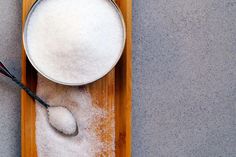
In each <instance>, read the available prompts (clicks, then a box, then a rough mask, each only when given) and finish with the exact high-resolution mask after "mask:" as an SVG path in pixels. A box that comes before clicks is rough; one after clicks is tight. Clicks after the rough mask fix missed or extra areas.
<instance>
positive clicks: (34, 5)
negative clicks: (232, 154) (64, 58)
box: [22, 0, 126, 86]
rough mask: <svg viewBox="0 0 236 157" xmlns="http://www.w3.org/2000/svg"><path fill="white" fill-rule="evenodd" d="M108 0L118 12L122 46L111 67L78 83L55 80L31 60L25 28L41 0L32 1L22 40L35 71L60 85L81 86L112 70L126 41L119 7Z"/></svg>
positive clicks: (25, 28)
mask: <svg viewBox="0 0 236 157" xmlns="http://www.w3.org/2000/svg"><path fill="white" fill-rule="evenodd" d="M107 1H109V2H110V3H111V4H112V6H113V7H114V9H115V10H116V12H117V13H118V15H119V18H120V21H121V24H122V29H123V42H122V46H121V50H120V52H119V55H118V57H117V59H116V60H115V62H114V63H113V64H112V65H111V67H110V68H109V69H108V70H107V71H105V73H102V74H101V75H99V76H98V77H96V79H92V80H89V81H84V82H79V81H78V83H69V82H63V81H59V80H56V79H54V78H51V77H50V76H48V75H46V74H45V73H44V72H43V70H41V69H39V68H38V67H37V65H36V64H35V63H34V61H33V60H32V58H31V57H30V52H29V50H28V46H27V28H28V24H29V19H30V17H31V15H32V13H33V12H34V10H35V8H36V7H37V6H38V5H39V3H40V2H41V0H37V1H35V2H34V3H33V5H32V6H31V8H30V10H29V12H28V14H27V16H26V20H25V23H24V27H23V31H22V41H23V48H24V50H25V53H26V56H27V58H28V60H29V61H30V63H31V65H32V66H33V67H34V68H35V69H36V70H37V72H39V73H40V74H41V75H42V76H44V77H45V78H47V79H49V80H51V81H53V82H56V83H58V84H62V85H68V86H82V85H87V84H90V83H92V82H95V81H97V80H99V79H101V78H103V77H104V76H105V75H106V74H108V73H109V72H110V71H112V69H113V68H114V67H115V65H116V64H117V63H118V61H119V60H120V58H121V56H122V54H123V51H124V48H125V43H126V25H125V20H124V17H123V14H122V12H121V10H120V8H119V7H118V5H117V4H116V3H115V2H114V1H113V0H107Z"/></svg>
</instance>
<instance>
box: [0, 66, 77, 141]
mask: <svg viewBox="0 0 236 157" xmlns="http://www.w3.org/2000/svg"><path fill="white" fill-rule="evenodd" d="M0 73H2V74H3V75H5V76H7V77H9V78H10V79H12V81H14V82H15V83H16V84H17V85H18V86H19V87H20V88H21V89H23V90H24V91H25V92H26V93H27V94H29V95H30V96H31V97H32V98H34V99H35V100H37V101H38V102H39V103H40V104H41V105H42V106H44V107H45V108H46V109H47V111H48V112H47V115H48V120H49V124H50V125H51V126H52V127H53V128H54V129H55V130H56V131H57V132H59V133H61V134H62V135H65V136H76V135H77V134H78V125H77V123H76V120H75V118H74V117H73V114H72V113H71V112H70V111H69V110H68V109H67V108H66V107H62V106H50V105H48V104H47V103H46V102H44V101H43V100H42V99H41V98H40V97H38V96H37V95H36V94H35V93H33V92H32V91H31V90H30V89H29V88H28V87H26V86H25V85H24V84H22V83H21V82H20V81H19V80H17V78H16V77H15V76H14V75H12V74H11V73H10V72H9V71H8V69H7V68H6V67H5V66H4V65H3V64H2V62H0ZM56 112H61V113H62V112H64V114H65V116H60V117H59V118H60V119H61V120H60V119H58V113H56ZM59 114H60V113H59ZM54 115H55V116H54ZM63 118H64V119H63ZM68 119H69V120H72V121H69V123H70V124H68ZM63 122H64V124H63ZM68 125H72V127H71V126H68ZM63 127H64V128H63ZM66 128H69V130H68V129H66Z"/></svg>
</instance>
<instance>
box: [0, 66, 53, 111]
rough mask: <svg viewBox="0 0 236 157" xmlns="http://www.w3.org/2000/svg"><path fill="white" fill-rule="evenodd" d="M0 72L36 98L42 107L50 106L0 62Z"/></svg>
mask: <svg viewBox="0 0 236 157" xmlns="http://www.w3.org/2000/svg"><path fill="white" fill-rule="evenodd" d="M0 73H2V74H3V75H5V76H7V77H9V78H11V79H12V81H14V82H15V83H16V84H17V85H18V86H19V87H20V88H21V89H23V90H24V91H25V92H26V93H27V94H29V95H30V96H31V97H32V98H34V99H35V100H37V101H38V102H39V103H41V104H42V105H43V106H44V107H46V108H48V107H50V106H49V105H48V104H47V103H45V102H44V101H43V100H42V99H41V98H40V97H38V96H37V95H36V94H35V93H33V92H32V91H31V90H30V89H29V88H28V87H26V86H25V85H24V84H22V83H21V82H20V81H19V80H17V78H16V77H15V76H14V75H12V74H11V73H10V72H9V71H8V70H7V68H6V67H5V66H4V65H3V64H2V62H0Z"/></svg>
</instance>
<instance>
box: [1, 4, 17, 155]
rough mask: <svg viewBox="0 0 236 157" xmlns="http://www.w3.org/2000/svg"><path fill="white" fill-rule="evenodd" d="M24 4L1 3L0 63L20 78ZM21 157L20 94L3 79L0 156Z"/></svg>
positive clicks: (11, 84)
mask: <svg viewBox="0 0 236 157" xmlns="http://www.w3.org/2000/svg"><path fill="white" fill-rule="evenodd" d="M20 60H21V5H20V2H19V1H17V0H0V61H2V62H4V64H6V66H7V67H9V69H10V70H11V71H12V72H13V73H14V74H15V75H16V76H17V77H20V70H21V67H20ZM17 156H20V93H19V89H18V88H17V87H16V86H15V85H14V84H13V83H11V82H10V81H9V80H8V79H6V78H4V77H2V75H1V76H0V157H17Z"/></svg>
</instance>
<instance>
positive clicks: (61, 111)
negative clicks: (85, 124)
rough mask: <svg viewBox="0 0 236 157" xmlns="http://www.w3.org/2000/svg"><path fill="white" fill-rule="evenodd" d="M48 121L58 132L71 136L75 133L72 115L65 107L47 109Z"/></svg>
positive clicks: (74, 122)
mask: <svg viewBox="0 0 236 157" xmlns="http://www.w3.org/2000/svg"><path fill="white" fill-rule="evenodd" d="M48 121H49V123H50V124H51V125H52V126H53V127H55V128H56V129H57V130H58V131H60V132H62V133H64V134H66V135H72V134H74V133H75V132H76V129H77V125H76V121H75V118H74V117H73V115H72V113H71V112H70V111H69V110H68V109H67V108H65V107H61V106H57V107H49V108H48Z"/></svg>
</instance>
